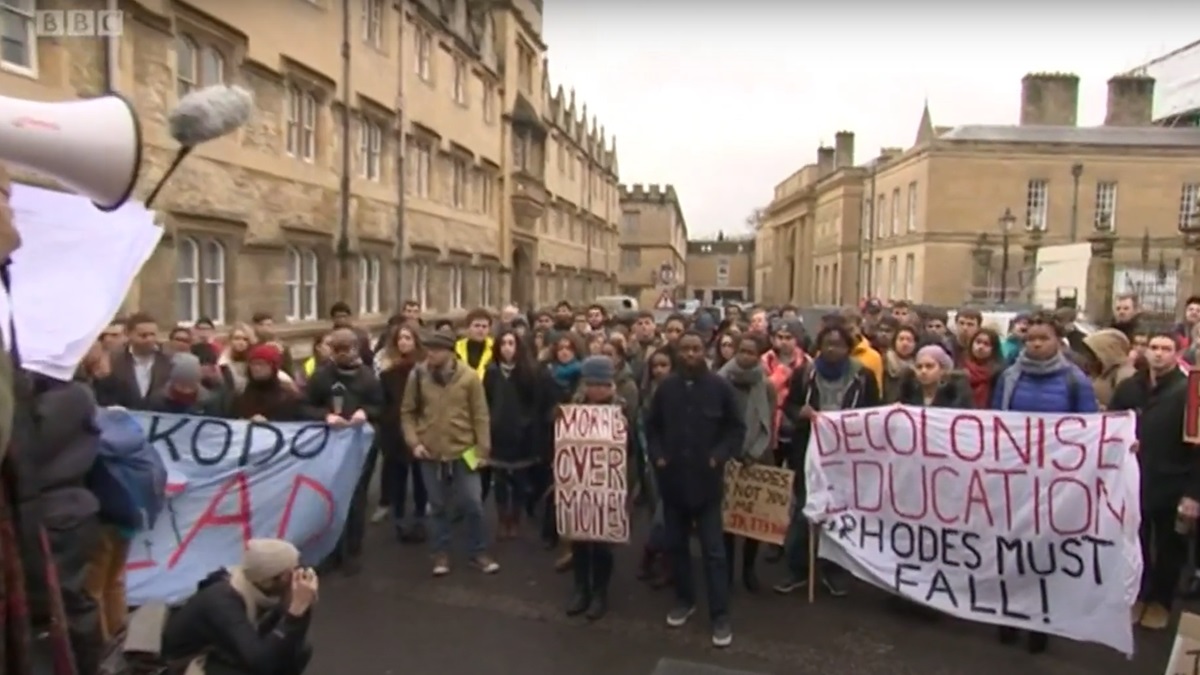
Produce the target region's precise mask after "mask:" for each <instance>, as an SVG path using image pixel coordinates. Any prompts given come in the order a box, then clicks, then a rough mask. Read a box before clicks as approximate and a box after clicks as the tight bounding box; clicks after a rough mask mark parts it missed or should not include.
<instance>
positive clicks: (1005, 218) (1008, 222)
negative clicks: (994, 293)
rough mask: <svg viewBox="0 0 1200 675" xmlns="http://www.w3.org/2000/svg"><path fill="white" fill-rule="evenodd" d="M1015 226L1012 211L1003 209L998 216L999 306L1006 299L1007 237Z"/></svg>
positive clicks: (1015, 218)
mask: <svg viewBox="0 0 1200 675" xmlns="http://www.w3.org/2000/svg"><path fill="white" fill-rule="evenodd" d="M1016 224H1017V217H1016V216H1014V215H1013V212H1012V209H1010V208H1008V207H1005V209H1004V214H1003V215H1001V216H1000V232H1001V235H1002V239H1001V245H1002V247H1003V250H1002V251H1001V253H1000V304H1002V305H1003V304H1004V302H1005V300H1007V299H1008V236H1009V234H1010V233H1011V232H1012V229H1013V226H1014V225H1016Z"/></svg>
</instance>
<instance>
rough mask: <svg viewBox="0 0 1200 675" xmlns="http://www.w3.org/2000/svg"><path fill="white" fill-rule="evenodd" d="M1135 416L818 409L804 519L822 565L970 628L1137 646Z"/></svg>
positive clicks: (1138, 550) (1139, 564)
mask: <svg viewBox="0 0 1200 675" xmlns="http://www.w3.org/2000/svg"><path fill="white" fill-rule="evenodd" d="M1135 439H1136V422H1135V418H1134V416H1133V414H1132V413H1122V414H1101V415H1028V414H1023V413H1008V412H990V411H978V410H953V409H942V408H913V407H908V406H892V407H886V408H871V409H866V410H853V411H847V412H837V413H820V414H819V415H818V417H817V418H816V421H815V423H814V430H813V434H812V436H811V438H810V439H809V443H808V457H807V466H806V476H805V478H806V483H807V487H808V500H807V503H806V504H805V507H804V512H805V515H807V516H808V517H809V518H810V519H812V520H815V521H820V522H821V523H822V526H821V549H820V551H821V553H820V555H821V557H822V558H826V559H828V560H831V561H833V562H835V563H837V564H838V565H841V566H842V567H844V568H846V569H847V570H848V571H850V572H851V573H853V574H854V575H855V576H857V577H859V578H860V579H863V580H865V581H868V582H870V583H872V584H875V585H877V586H880V587H882V588H885V589H888V590H890V591H892V592H895V593H898V594H900V595H903V596H904V597H906V598H908V599H910V600H912V601H914V602H917V603H920V604H923V605H926V606H929V607H932V608H934V609H937V610H940V611H942V612H945V613H947V614H952V615H954V616H958V617H961V618H963V619H967V620H970V621H982V622H985V623H992V624H998V625H1003V626H1012V627H1015V628H1023V629H1028V630H1034V631H1039V632H1043V633H1050V634H1054V635H1061V636H1064V637H1069V638H1073V639H1076V640H1086V641H1090V642H1099V643H1101V644H1105V645H1108V646H1110V647H1113V648H1114V649H1117V650H1119V651H1121V652H1123V653H1125V654H1132V653H1133V629H1132V626H1131V625H1130V622H1129V607H1130V606H1131V605H1132V604H1133V602H1134V600H1135V599H1136V597H1137V592H1138V586H1139V584H1140V582H1141V576H1142V554H1141V548H1140V546H1139V544H1138V526H1139V524H1140V522H1141V510H1140V508H1139V491H1140V483H1139V481H1140V474H1139V471H1138V465H1137V458H1136V457H1135V456H1134V455H1133V452H1132V448H1133V443H1134V441H1135Z"/></svg>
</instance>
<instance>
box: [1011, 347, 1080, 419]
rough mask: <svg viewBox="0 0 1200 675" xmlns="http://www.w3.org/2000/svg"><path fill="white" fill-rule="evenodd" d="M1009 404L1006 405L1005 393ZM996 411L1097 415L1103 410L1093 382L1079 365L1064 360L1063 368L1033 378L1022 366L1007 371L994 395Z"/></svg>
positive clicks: (1014, 366) (1012, 367) (1013, 366)
mask: <svg viewBox="0 0 1200 675" xmlns="http://www.w3.org/2000/svg"><path fill="white" fill-rule="evenodd" d="M1009 391H1011V392H1012V393H1011V395H1009V396H1008V405H1005V393H1006V392H1009ZM992 409H993V410H1011V411H1014V412H1027V413H1094V412H1099V411H1100V406H1099V404H1098V403H1097V402H1096V392H1095V390H1094V389H1093V388H1092V381H1091V380H1089V379H1088V376H1087V375H1085V374H1084V373H1083V371H1082V370H1080V368H1079V366H1076V365H1075V364H1073V363H1071V362H1070V361H1068V360H1066V359H1062V365H1061V367H1060V368H1059V369H1058V370H1055V371H1054V372H1051V373H1046V374H1041V375H1032V374H1029V373H1025V372H1022V371H1021V366H1020V365H1019V364H1018V365H1012V366H1009V367H1008V368H1007V369H1005V371H1004V373H1003V374H1002V375H1001V376H1000V379H999V381H997V383H996V389H995V391H994V393H993V394H992Z"/></svg>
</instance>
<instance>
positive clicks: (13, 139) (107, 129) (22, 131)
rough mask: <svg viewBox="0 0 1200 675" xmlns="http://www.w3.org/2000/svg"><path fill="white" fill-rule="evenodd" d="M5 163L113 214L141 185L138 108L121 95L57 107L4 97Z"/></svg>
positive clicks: (0, 154)
mask: <svg viewBox="0 0 1200 675" xmlns="http://www.w3.org/2000/svg"><path fill="white" fill-rule="evenodd" d="M0 160H3V161H6V162H9V163H11V164H13V165H16V166H20V167H23V168H25V169H29V170H30V171H36V172H38V173H41V174H45V175H47V176H49V177H51V178H54V179H56V180H58V181H59V182H61V183H63V184H64V185H66V186H67V187H69V188H71V190H73V191H74V192H76V193H78V194H81V195H84V196H86V197H88V198H89V199H91V200H92V203H93V204H95V205H96V208H98V209H100V210H101V211H114V210H116V209H118V208H120V206H121V205H122V204H124V203H125V202H126V201H127V200H128V199H129V195H130V194H132V193H133V189H134V187H135V186H136V185H137V180H138V174H139V173H140V170H141V165H142V130H141V126H140V125H139V124H138V119H137V114H136V113H135V112H134V110H133V106H132V105H130V104H129V102H128V101H126V100H125V99H124V98H122V97H121V96H119V95H116V94H110V95H107V96H101V97H99V98H92V99H84V100H80V101H63V102H57V103H44V102H41V101H26V100H24V99H19V98H9V97H7V96H0Z"/></svg>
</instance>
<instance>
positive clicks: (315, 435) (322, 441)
mask: <svg viewBox="0 0 1200 675" xmlns="http://www.w3.org/2000/svg"><path fill="white" fill-rule="evenodd" d="M309 445H312V446H314V447H313V448H312V449H311V450H306V448H307V447H308V446H309ZM327 445H329V425H327V424H324V423H321V422H314V423H312V424H306V425H304V426H302V427H300V428H299V429H297V430H296V433H295V434H294V435H293V436H292V440H291V442H290V443H289V444H288V453H289V454H290V455H291V456H292V457H295V458H296V459H312V458H313V457H316V456H317V455H319V454H321V453H322V452H323V451H324V450H325V446H327Z"/></svg>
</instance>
